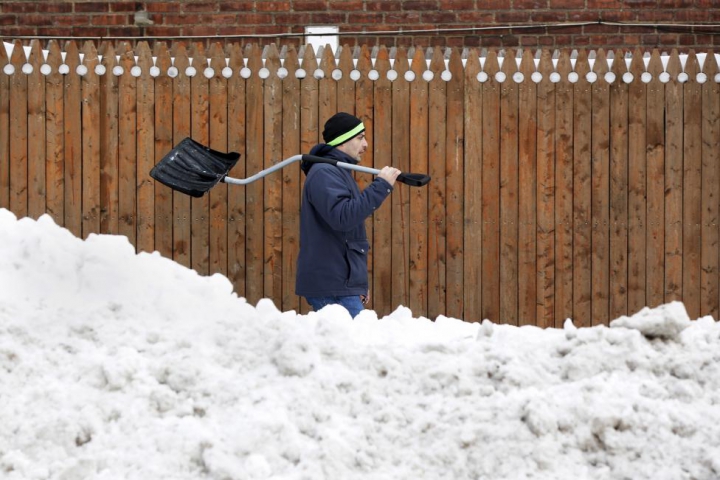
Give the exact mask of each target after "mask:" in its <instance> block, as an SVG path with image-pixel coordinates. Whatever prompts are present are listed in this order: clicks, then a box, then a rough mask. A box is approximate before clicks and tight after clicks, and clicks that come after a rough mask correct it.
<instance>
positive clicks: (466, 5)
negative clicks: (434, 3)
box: [439, 0, 475, 11]
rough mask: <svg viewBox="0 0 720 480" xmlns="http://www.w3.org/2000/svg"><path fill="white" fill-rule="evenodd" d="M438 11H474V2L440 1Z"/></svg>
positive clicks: (470, 0)
mask: <svg viewBox="0 0 720 480" xmlns="http://www.w3.org/2000/svg"><path fill="white" fill-rule="evenodd" d="M439 8H440V10H465V11H473V10H475V2H474V1H473V0H440V5H439Z"/></svg>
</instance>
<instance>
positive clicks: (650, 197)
mask: <svg viewBox="0 0 720 480" xmlns="http://www.w3.org/2000/svg"><path fill="white" fill-rule="evenodd" d="M647 70H648V72H649V73H650V74H651V75H653V78H652V80H651V81H650V83H648V84H647V90H648V96H647V132H646V135H647V136H646V147H645V148H646V151H647V156H646V160H647V185H648V186H647V222H648V230H647V245H646V247H647V300H646V301H647V305H648V306H652V307H656V306H658V305H661V304H662V303H663V302H664V301H665V295H664V293H665V228H664V227H665V142H666V138H665V135H664V128H665V119H664V110H665V85H663V84H662V83H661V82H660V80H659V79H658V75H659V74H660V73H661V72H662V63H661V61H660V54H659V52H658V51H657V50H654V51H653V54H652V57H651V58H650V62H649V64H648V67H647Z"/></svg>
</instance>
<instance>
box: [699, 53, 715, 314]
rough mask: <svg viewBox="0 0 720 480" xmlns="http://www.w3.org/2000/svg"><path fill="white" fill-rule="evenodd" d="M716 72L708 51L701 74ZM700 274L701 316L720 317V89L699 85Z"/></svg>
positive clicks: (712, 74) (711, 55)
mask: <svg viewBox="0 0 720 480" xmlns="http://www.w3.org/2000/svg"><path fill="white" fill-rule="evenodd" d="M718 71H719V69H718V65H717V61H716V57H715V54H714V52H713V51H712V50H711V51H709V52H707V57H706V59H705V64H704V68H703V72H704V73H705V74H706V75H707V77H708V79H714V78H715V75H717V73H718ZM701 95H702V126H701V129H702V132H701V135H702V154H701V158H702V252H701V253H702V262H701V265H702V272H701V276H700V315H710V316H712V317H713V318H718V317H720V286H719V280H718V271H719V270H718V262H719V258H718V236H719V232H718V225H719V222H720V220H719V219H718V210H719V207H720V206H719V205H718V198H720V191H719V190H720V123H719V122H717V118H720V87H718V84H717V83H715V82H712V81H708V82H706V83H704V84H703V85H702V94H701Z"/></svg>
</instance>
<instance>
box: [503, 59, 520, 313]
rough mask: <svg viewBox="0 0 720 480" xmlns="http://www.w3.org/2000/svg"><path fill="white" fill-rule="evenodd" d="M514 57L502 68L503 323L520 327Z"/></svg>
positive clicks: (516, 107) (517, 135) (516, 101)
mask: <svg viewBox="0 0 720 480" xmlns="http://www.w3.org/2000/svg"><path fill="white" fill-rule="evenodd" d="M516 69H517V66H516V65H515V54H514V53H513V52H512V51H510V53H509V54H508V56H507V58H505V61H503V64H502V66H501V72H502V73H503V74H504V75H505V79H506V80H505V81H504V82H502V84H501V85H500V86H499V88H500V112H501V115H500V291H501V292H502V295H500V319H501V321H502V323H508V324H510V325H518V321H519V319H518V246H519V245H518V218H519V212H518V208H519V205H518V188H519V184H518V181H519V179H518V139H519V134H518V117H519V111H518V87H517V84H516V83H515V82H513V81H512V75H513V73H514V72H515V71H516Z"/></svg>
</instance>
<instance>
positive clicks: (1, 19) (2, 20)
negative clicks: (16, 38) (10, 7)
mask: <svg viewBox="0 0 720 480" xmlns="http://www.w3.org/2000/svg"><path fill="white" fill-rule="evenodd" d="M16 22H17V17H16V16H15V15H1V16H0V25H15V24H16Z"/></svg>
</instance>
